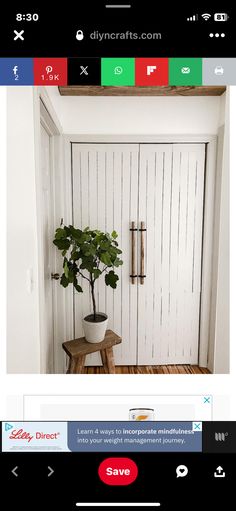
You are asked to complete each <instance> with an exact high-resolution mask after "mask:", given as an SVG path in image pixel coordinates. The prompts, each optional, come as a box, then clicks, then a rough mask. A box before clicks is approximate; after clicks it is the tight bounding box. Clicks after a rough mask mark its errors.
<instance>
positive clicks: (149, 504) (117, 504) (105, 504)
mask: <svg viewBox="0 0 236 511" xmlns="http://www.w3.org/2000/svg"><path fill="white" fill-rule="evenodd" d="M160 505H161V504H160V502H77V503H76V507H160Z"/></svg>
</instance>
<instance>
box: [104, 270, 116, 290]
mask: <svg viewBox="0 0 236 511" xmlns="http://www.w3.org/2000/svg"><path fill="white" fill-rule="evenodd" d="M117 280H119V277H118V275H116V274H115V273H114V271H113V270H111V271H109V273H107V274H106V275H105V282H106V285H107V286H110V287H112V289H116V287H117V284H116V283H117Z"/></svg>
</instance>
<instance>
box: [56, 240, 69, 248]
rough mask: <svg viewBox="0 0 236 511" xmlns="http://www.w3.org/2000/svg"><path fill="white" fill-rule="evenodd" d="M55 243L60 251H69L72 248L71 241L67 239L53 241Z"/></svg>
mask: <svg viewBox="0 0 236 511" xmlns="http://www.w3.org/2000/svg"><path fill="white" fill-rule="evenodd" d="M53 243H54V245H56V247H57V248H58V249H59V250H68V249H69V248H70V240H68V239H67V238H64V239H59V240H57V239H55V240H53Z"/></svg>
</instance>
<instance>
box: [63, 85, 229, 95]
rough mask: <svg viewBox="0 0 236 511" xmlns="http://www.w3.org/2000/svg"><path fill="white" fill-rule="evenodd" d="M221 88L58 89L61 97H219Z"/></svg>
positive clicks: (77, 87)
mask: <svg viewBox="0 0 236 511" xmlns="http://www.w3.org/2000/svg"><path fill="white" fill-rule="evenodd" d="M225 90H226V87H223V86H207V87H205V86H202V87H101V86H94V85H89V86H85V85H84V86H80V85H68V86H66V87H59V92H60V94H61V96H221V95H222V94H223V93H224V92H225Z"/></svg>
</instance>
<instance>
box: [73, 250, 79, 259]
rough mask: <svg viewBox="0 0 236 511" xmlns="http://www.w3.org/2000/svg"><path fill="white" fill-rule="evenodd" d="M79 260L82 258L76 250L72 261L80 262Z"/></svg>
mask: <svg viewBox="0 0 236 511" xmlns="http://www.w3.org/2000/svg"><path fill="white" fill-rule="evenodd" d="M79 258H80V253H79V252H78V251H77V250H75V251H74V252H72V253H71V259H72V261H78V259H79Z"/></svg>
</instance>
